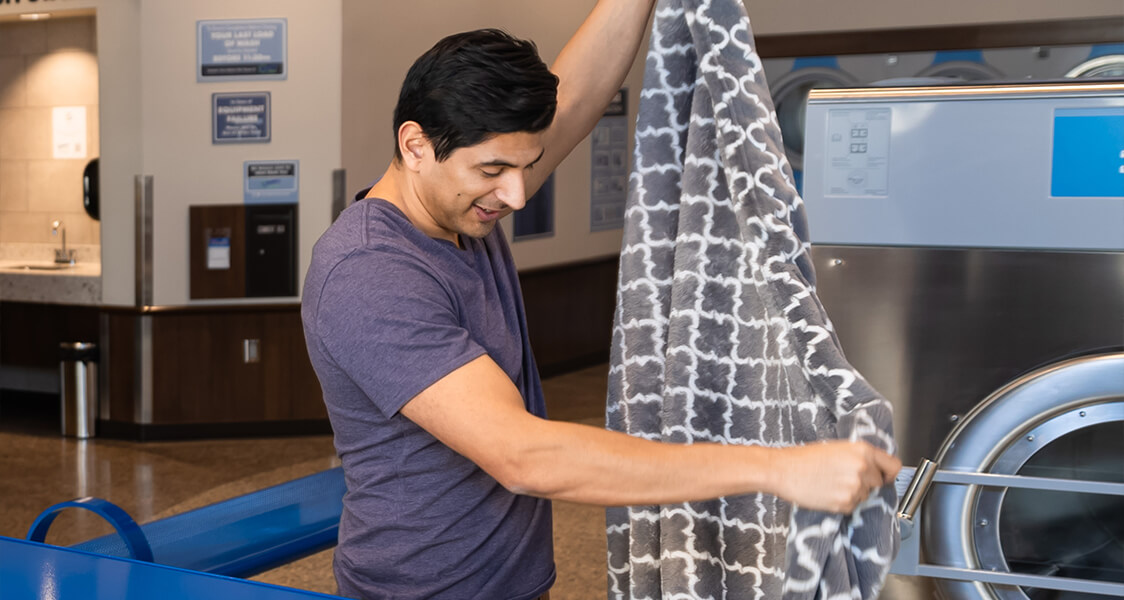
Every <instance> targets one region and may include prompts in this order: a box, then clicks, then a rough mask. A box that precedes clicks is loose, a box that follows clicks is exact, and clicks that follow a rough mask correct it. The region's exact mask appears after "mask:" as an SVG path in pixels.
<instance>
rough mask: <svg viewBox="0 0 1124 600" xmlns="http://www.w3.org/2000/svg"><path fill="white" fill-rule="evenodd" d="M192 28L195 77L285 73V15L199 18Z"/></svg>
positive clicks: (273, 76)
mask: <svg viewBox="0 0 1124 600" xmlns="http://www.w3.org/2000/svg"><path fill="white" fill-rule="evenodd" d="M196 32H197V35H198V39H197V41H196V47H197V49H198V56H197V60H196V66H195V77H196V80H197V81H231V80H238V79H285V78H287V77H288V64H287V57H286V55H285V51H286V50H285V48H286V39H285V38H286V35H287V21H286V20H285V19H239V20H228V21H199V22H198V23H197V26H196Z"/></svg>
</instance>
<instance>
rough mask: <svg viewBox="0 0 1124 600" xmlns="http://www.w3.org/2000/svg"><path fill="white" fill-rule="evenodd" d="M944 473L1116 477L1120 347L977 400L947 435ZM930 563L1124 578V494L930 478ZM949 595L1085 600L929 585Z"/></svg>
mask: <svg viewBox="0 0 1124 600" xmlns="http://www.w3.org/2000/svg"><path fill="white" fill-rule="evenodd" d="M938 462H939V464H940V468H941V469H942V470H949V471H968V472H980V473H996V474H1003V475H1020V476H1028V477H1046V478H1053V479H1070V480H1083V481H1094V482H1106V483H1119V484H1124V353H1111V354H1100V355H1095V356H1090V357H1083V358H1078V359H1073V360H1069V361H1064V362H1060V363H1057V364H1055V365H1051V366H1049V367H1046V368H1044V369H1040V370H1038V371H1035V372H1033V373H1030V374H1029V375H1026V376H1024V377H1021V378H1019V379H1018V380H1016V381H1014V382H1012V383H1010V384H1008V385H1006V386H1004V387H1003V388H1002V389H1000V390H998V391H997V392H995V393H994V394H992V395H991V396H989V397H988V398H987V399H986V400H984V402H982V403H981V404H980V405H979V406H977V407H976V408H975V409H973V411H972V412H971V413H970V414H969V415H968V416H967V417H966V418H965V419H964V420H963V421H962V422H961V424H960V425H959V426H957V428H956V429H955V430H953V432H952V433H951V434H950V435H949V437H948V439H946V440H945V443H944V446H943V447H942V448H941V451H940V454H939V456H938ZM923 520H924V523H923V527H924V532H925V534H924V536H923V537H922V539H923V540H924V547H925V552H926V555H927V557H928V562H930V563H932V564H938V565H945V566H953V567H963V568H969V569H982V570H985V571H995V572H1011V573H1021V574H1027V575H1045V576H1052V577H1066V578H1073V579H1083V580H1091V581H1099V582H1110V583H1114V584H1122V585H1124V496H1113V495H1107V494H1093V493H1079V492H1074V491H1043V490H1032V489H1023V488H1002V487H984V486H965V485H937V486H935V487H934V488H933V490H932V491H931V492H930V496H929V499H928V500H927V501H926V504H925V512H924V513H923ZM938 586H939V587H940V588H941V591H942V593H943V594H944V596H945V598H947V599H948V600H984V599H986V600H1088V599H1092V598H1104V597H1105V596H1103V595H1096V594H1094V593H1091V592H1089V591H1085V592H1080V591H1058V590H1048V589H1042V588H1027V587H1019V586H1012V585H996V584H986V583H982V582H959V581H952V580H941V581H939V582H938Z"/></svg>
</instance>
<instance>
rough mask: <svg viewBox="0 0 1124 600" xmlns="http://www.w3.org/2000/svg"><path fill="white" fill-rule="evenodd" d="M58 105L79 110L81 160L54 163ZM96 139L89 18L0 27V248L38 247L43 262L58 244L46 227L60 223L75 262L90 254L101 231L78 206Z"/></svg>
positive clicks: (95, 67) (32, 249) (94, 66)
mask: <svg viewBox="0 0 1124 600" xmlns="http://www.w3.org/2000/svg"><path fill="white" fill-rule="evenodd" d="M63 106H67V107H71V106H82V107H85V109H86V157H85V158H54V152H53V149H52V127H53V125H52V113H53V109H54V108H55V107H63ZM98 138H99V132H98V64H97V51H96V40H95V27H94V17H72V18H52V19H47V20H44V21H32V22H3V23H0V246H9V248H8V250H15V249H16V248H15V246H18V247H19V249H20V252H19V253H20V254H24V253H27V252H32V253H36V254H38V252H35V249H36V247H37V246H38V247H40V249H41V251H42V252H41V253H42V257H41V258H43V259H48V258H51V257H52V256H53V255H52V248H54V247H58V246H59V244H60V240H59V239H58V238H57V237H56V236H54V235H52V234H51V222H52V221H62V223H63V225H64V226H65V228H66V242H67V246H68V247H71V246H73V247H75V248H78V249H79V250H80V255H79V258H80V260H81V259H83V258H85V259H86V260H90V259H91V258H90V257H92V256H95V255H96V254H97V249H98V248H97V247H98V246H99V245H100V242H101V234H100V231H101V230H100V227H99V224H98V222H97V221H95V220H94V219H92V218H90V217H89V216H88V215H87V214H86V212H85V211H84V210H83V208H82V170H83V169H84V168H85V166H86V163H87V162H89V161H90V160H91V159H93V158H96V157H97V156H98ZM91 247H92V248H91ZM4 253H5V252H0V254H4ZM27 258H33V257H30V256H29V257H27Z"/></svg>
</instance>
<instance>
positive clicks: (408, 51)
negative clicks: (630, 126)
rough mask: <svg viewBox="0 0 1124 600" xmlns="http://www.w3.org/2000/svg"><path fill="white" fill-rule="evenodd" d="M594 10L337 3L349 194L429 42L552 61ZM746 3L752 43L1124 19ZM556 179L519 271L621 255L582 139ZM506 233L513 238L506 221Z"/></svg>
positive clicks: (905, 3) (1090, 7) (633, 86)
mask: <svg viewBox="0 0 1124 600" xmlns="http://www.w3.org/2000/svg"><path fill="white" fill-rule="evenodd" d="M594 4H595V2H594V0H576V1H572V2H545V1H535V2H527V1H525V0H413V1H411V2H370V1H369V0H343V13H344V28H343V47H344V59H343V70H344V74H343V80H344V83H343V119H344V123H345V125H344V130H343V164H344V167H345V168H346V169H347V174H348V187H349V188H350V189H351V190H352V191H354V190H356V189H358V188H359V186H360V185H362V184H364V183H366V182H368V181H370V180H371V179H373V178H374V177H377V176H378V175H380V174H381V173H382V172H383V170H384V169H385V167H386V164H387V162H388V161H389V160H390V157H391V155H392V137H391V119H392V112H393V109H394V102H395V100H396V98H397V93H398V87H399V85H400V84H401V81H402V78H403V77H404V75H405V73H406V70H407V69H408V68H409V65H410V64H411V63H412V62H413V60H414V59H415V58H416V57H417V56H418V55H419V54H421V53H422V52H424V51H425V50H426V49H428V48H429V46H431V45H432V44H433V42H435V41H437V40H438V39H439V38H441V37H442V36H444V35H447V34H449V33H453V32H457V31H463V30H466V29H472V28H477V27H501V28H504V29H507V30H508V31H510V32H511V33H513V34H515V35H518V36H521V37H527V38H531V39H533V40H535V41H536V42H537V43H538V45H539V49H540V52H541V53H542V55H543V58H544V59H546V60H547V62H548V63H549V62H550V61H551V60H552V59H553V58H554V57H555V56H556V55H557V53H558V51H559V50H560V49H561V48H562V45H563V44H564V43H565V41H566V39H567V38H568V36H569V35H570V33H572V32H573V31H574V30H575V29H576V28H577V27H578V25H580V23H581V21H582V19H583V18H584V17H585V15H586V14H587V13H588V11H589V10H590V8H591V7H592V6H593V5H594ZM532 5H533V8H532ZM747 5H748V9H749V13H750V17H751V18H752V20H753V24H754V30H755V32H756V33H757V34H758V35H761V34H778V33H793V32H807V31H847V30H856V29H885V28H901V27H921V26H932V25H944V24H972V23H998V22H1017V21H1034V20H1052V19H1062V18H1066V19H1072V18H1079V17H1094V16H1112V15H1119V14H1121V13H1122V11H1124V4H1122V3H1121V1H1120V0H1066V1H1065V2H1058V1H1057V0H985V1H982V2H981V1H979V0H946V1H943V2H928V1H923V0H849V1H842V2H841V1H840V0H797V1H793V0H760V1H757V2H750V3H747ZM641 70H642V62H641V61H639V60H638V61H637V63H636V64H635V66H634V67H633V71H632V73H631V74H630V75H629V78H628V82H627V86H628V87H629V88H630V90H631V97H630V104H631V106H630V107H629V109H630V116H631V117H634V116H635V110H636V99H637V96H638V92H639V90H640V86H641ZM630 120H632V119H630ZM630 139H631V135H630ZM556 180H557V188H556V200H555V204H556V214H555V235H554V237H552V238H546V239H537V240H532V241H526V242H518V243H516V244H514V245H513V247H512V250H513V252H514V254H515V258H516V262H517V263H518V265H519V267H520V268H529V267H537V266H543V265H550V264H557V263H565V262H570V261H575V260H581V259H585V258H593V257H599V256H606V255H609V254H614V253H617V252H619V250H620V232H619V231H613V232H601V233H589V144H588V141H586V142H583V144H581V145H579V146H578V148H577V149H576V150H575V151H574V153H573V154H572V155H571V156H570V158H569V159H568V160H567V161H566V162H564V163H563V164H562V166H561V167H559V170H558V172H557V176H556ZM508 221H510V219H508ZM505 228H506V229H507V230H508V231H509V232H510V229H511V227H510V223H506V224H505Z"/></svg>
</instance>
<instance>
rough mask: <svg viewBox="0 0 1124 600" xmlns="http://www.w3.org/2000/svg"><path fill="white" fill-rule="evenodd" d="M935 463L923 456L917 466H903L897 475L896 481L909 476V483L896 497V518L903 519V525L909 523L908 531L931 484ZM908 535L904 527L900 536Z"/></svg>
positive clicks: (934, 474)
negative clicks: (897, 500) (898, 499)
mask: <svg viewBox="0 0 1124 600" xmlns="http://www.w3.org/2000/svg"><path fill="white" fill-rule="evenodd" d="M937 468H938V465H937V463H935V462H933V461H931V460H929V459H927V458H923V459H921V464H919V465H917V468H916V469H914V468H912V467H906V468H903V469H902V471H901V473H900V474H899V475H898V481H902V480H903V479H904V477H903V475H904V476H905V477H908V478H909V485H908V487H906V488H905V491H904V492H899V493H898V497H899V498H901V500H900V501H899V502H898V519H899V520H901V521H903V523H902V524H903V525H905V524H907V523H908V524H909V531H910V533H912V530H913V518H914V516H915V515H916V514H917V509H919V508H921V503H922V502H924V501H925V495H926V494H928V493H929V487H930V486H932V485H933V477H934V476H936V474H937ZM906 537H909V534H908V533H907V532H906V529H905V528H903V529H902V538H903V539H904V538H906Z"/></svg>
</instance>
